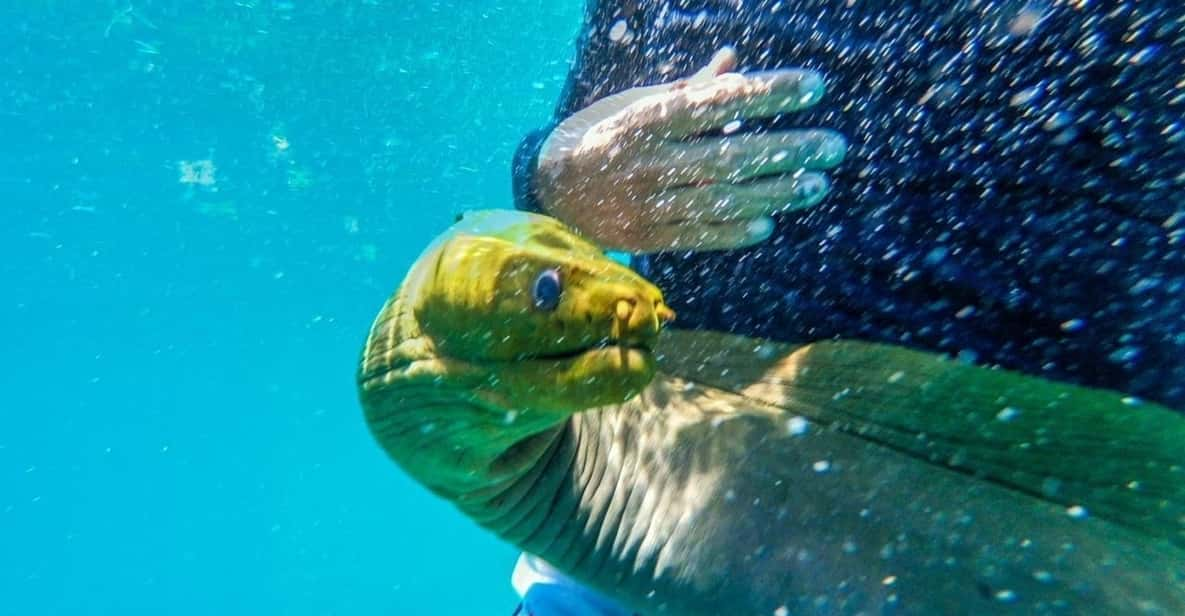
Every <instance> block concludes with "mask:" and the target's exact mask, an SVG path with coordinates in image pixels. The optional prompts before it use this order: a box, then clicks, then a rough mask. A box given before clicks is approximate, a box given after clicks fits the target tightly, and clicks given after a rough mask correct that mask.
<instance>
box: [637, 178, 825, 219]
mask: <svg viewBox="0 0 1185 616" xmlns="http://www.w3.org/2000/svg"><path fill="white" fill-rule="evenodd" d="M830 188H831V184H830V182H828V180H827V177H826V176H824V175H822V174H819V173H812V172H801V173H794V174H789V175H780V176H769V177H764V178H761V179H758V180H754V181H751V182H745V183H743V184H730V183H727V182H718V183H714V184H708V185H704V186H683V187H678V188H671V189H667V190H664V191H662V192H660V193H658V194H656V195H654V196H652V197H650V198H649V199H647V200H646V203H645V204H643V206H642V207H647V208H650V211H651V218H652V219H653V220H655V221H659V222H664V223H670V222H678V221H691V222H697V221H704V222H724V221H738V220H752V219H756V218H761V217H765V216H769V215H771V214H776V213H778V212H786V211H790V210H800V209H804V208H808V207H812V206H814V205H817V204H818V203H819V202H820V201H822V200H823V198H824V197H826V196H827V191H828V190H830Z"/></svg>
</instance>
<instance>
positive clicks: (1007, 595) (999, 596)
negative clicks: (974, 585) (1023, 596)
mask: <svg viewBox="0 0 1185 616" xmlns="http://www.w3.org/2000/svg"><path fill="white" fill-rule="evenodd" d="M996 601H999V602H1001V603H1012V602H1013V601H1016V592H1014V591H1012V590H1009V589H1007V588H1005V589H1004V590H998V591H996Z"/></svg>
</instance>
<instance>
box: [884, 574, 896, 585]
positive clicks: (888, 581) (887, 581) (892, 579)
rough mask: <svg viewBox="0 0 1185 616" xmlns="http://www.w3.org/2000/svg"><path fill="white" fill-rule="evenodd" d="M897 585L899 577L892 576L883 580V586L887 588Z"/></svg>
mask: <svg viewBox="0 0 1185 616" xmlns="http://www.w3.org/2000/svg"><path fill="white" fill-rule="evenodd" d="M896 583H897V576H895V575H890V576H889V577H886V578H885V579H883V580H881V584H883V585H885V586H892V585H893V584H896Z"/></svg>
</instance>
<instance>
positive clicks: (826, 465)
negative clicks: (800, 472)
mask: <svg viewBox="0 0 1185 616" xmlns="http://www.w3.org/2000/svg"><path fill="white" fill-rule="evenodd" d="M811 468H813V469H815V472H816V473H826V472H827V471H829V470H831V462H828V461H827V460H819V461H818V462H815V463H814V464H812V465H811Z"/></svg>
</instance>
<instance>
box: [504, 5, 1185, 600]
mask: <svg viewBox="0 0 1185 616" xmlns="http://www.w3.org/2000/svg"><path fill="white" fill-rule="evenodd" d="M952 6H953V8H952ZM890 7H891V8H890ZM1183 14H1185V8H1183V5H1181V4H1179V3H1177V2H1175V1H1169V0H1155V1H1153V2H1141V3H1138V4H1136V3H1127V4H1125V5H1120V6H1118V7H1111V6H1110V5H1108V7H1107V8H1105V9H1104V8H1102V7H1101V6H1098V5H1080V3H1074V2H1051V3H1033V2H1024V1H1020V0H1017V1H1008V0H1003V1H1001V0H996V1H991V2H975V3H970V2H965V1H960V2H955V3H931V2H921V1H918V0H913V1H901V2H893V3H866V2H857V3H853V2H849V1H847V0H788V1H787V0H754V1H746V2H739V1H730V0H625V1H622V0H591V2H590V4H589V6H588V9H587V19H586V23H585V27H584V31H583V34H582V36H581V38H580V41H579V50H578V56H577V59H576V63H575V66H574V68H573V69H572V72H571V74H570V77H569V82H568V85H567V87H566V89H565V91H564V94H563V96H562V98H561V100H560V101H559V104H558V106H557V112H556V118H555V120H554V122H553V123H552V124H551V125H549V126H548V127H546V128H544V129H542V130H540V131H538V132H537V133H535V134H533V135H531V136H529V137H528V138H527V139H526V140H524V142H523V144H522V145H521V146H520V148H519V151H518V153H517V154H516V160H515V169H514V174H515V197H516V201H517V203H518V206H519V207H520V208H524V209H531V210H536V211H542V212H544V213H548V214H552V215H555V216H557V217H559V218H561V219H562V220H565V221H566V222H572V221H571V220H570V219H571V217H570V216H565V215H564V212H563V211H556V210H557V209H560V208H558V207H554V208H553V207H549V203H548V202H547V199H546V198H545V197H546V194H547V192H548V191H546V190H541V184H546V183H547V182H552V181H554V176H553V175H550V174H548V173H541V172H539V168H540V167H539V156H540V150H541V148H545V147H546V145H545V139H546V138H547V137H548V136H549V133H551V131H552V130H553V129H554V128H555V126H556V124H558V123H560V122H562V121H564V120H565V119H568V118H570V117H572V116H573V114H577V113H578V112H579V111H581V110H583V109H586V108H587V107H588V106H589V105H591V104H593V103H594V102H596V101H598V100H602V99H604V98H605V97H608V96H611V95H614V94H618V93H620V92H622V91H625V90H627V89H630V88H636V87H639V86H646V85H652V84H661V83H669V82H672V81H674V80H676V79H679V78H681V77H685V76H687V75H689V74H691V73H692V72H693V71H695V69H697V68H699V67H701V66H703V65H704V64H705V63H706V62H708V61H709V60H708V59H709V57H711V56H712V53H713V52H714V51H716V50H718V49H720V48H721V47H722V46H725V45H731V46H734V47H735V48H736V50H737V56H738V58H739V67H738V69H737V70H739V71H742V72H749V71H759V70H769V69H781V68H789V67H808V68H812V69H815V70H818V71H819V72H820V73H821V74H822V75H824V76H825V77H826V79H827V82H828V92H827V94H826V96H825V98H824V99H823V100H822V101H821V102H820V103H819V104H818V105H817V106H814V107H813V108H812V109H809V110H805V111H803V112H799V113H794V114H786V115H783V116H781V117H780V118H778V119H777V120H775V121H773V122H772V123H771V122H768V121H763V122H760V123H756V122H746V123H745V124H744V125H743V126H742V128H741V130H742V131H745V130H748V129H752V128H754V127H760V128H772V129H773V130H784V129H786V128H789V127H827V128H830V129H834V130H836V131H838V132H839V133H842V134H843V135H844V136H845V137H846V138H847V139H848V140H849V147H848V149H847V154H846V160H845V161H844V162H843V163H842V164H840V165H839V166H838V167H836V168H835V170H834V172H832V174H831V183H830V185H831V186H830V194H828V196H827V197H826V199H825V200H823V201H822V202H821V203H819V204H818V205H815V206H814V207H810V208H802V209H795V210H793V211H784V212H779V213H776V214H775V216H774V218H775V220H776V223H777V224H776V228H775V229H774V230H773V232H772V235H771V236H770V237H769V238H768V239H767V240H765V241H763V242H760V243H756V244H752V245H749V246H747V247H737V248H736V249H735V250H730V251H724V252H720V251H698V252H696V251H691V252H689V251H666V252H662V251H660V252H657V253H655V254H650V255H648V256H642V257H638V258H636V259H635V264H636V266H637V267H639V269H640V270H641V271H642V273H643V274H644V275H646V276H647V277H649V278H650V279H651V280H653V281H654V282H655V283H656V284H658V285H659V286H660V287H661V288H662V289H663V290H664V292H665V293H666V294H667V298H668V301H669V302H670V304H671V305H672V306H673V307H674V308H675V310H676V311H677V312H678V314H679V322H678V325H679V326H681V327H690V328H705V329H716V330H723V331H729V332H734V333H740V334H745V335H750V336H760V337H769V338H774V339H778V340H787V341H813V340H819V339H826V338H862V339H867V340H874V341H880V342H887V343H891V344H900V345H905V346H910V347H915V348H919V349H925V350H931V351H940V352H946V353H949V354H952V355H956V356H958V357H960V358H961V359H964V360H967V361H974V362H977V363H981V364H986V365H998V366H1001V367H1004V368H1007V369H1011V370H1018V371H1022V372H1026V373H1029V374H1033V375H1038V376H1042V377H1046V378H1051V379H1056V380H1063V381H1069V382H1073V383H1078V384H1084V385H1088V386H1093V387H1103V388H1109V389H1115V390H1120V391H1124V392H1127V393H1130V394H1132V395H1135V396H1139V397H1144V398H1148V399H1151V400H1155V401H1158V402H1161V403H1164V404H1166V405H1169V406H1172V407H1175V408H1178V409H1182V408H1185V300H1183V298H1185V118H1183V117H1182V116H1183V114H1185V86H1183V85H1182V82H1181V81H1180V71H1179V67H1180V66H1181V63H1182V61H1183V58H1185V35H1183V34H1182V28H1183V26H1182V23H1183V22H1185V21H1183V17H1182V16H1183ZM730 128H733V129H735V126H734V127H730ZM716 134H717V135H718V134H719V133H716ZM588 181H589V185H591V186H595V185H596V183H597V181H598V178H596V177H592V178H590V179H589V180H588ZM603 181H604V182H611V181H614V180H612V179H610V178H607V177H606V178H604V179H603ZM558 190H560V191H561V193H562V191H563V190H564V189H563V188H562V187H561V188H560V189H558ZM552 192H555V189H553V191H552ZM569 192H576V191H572V190H570V189H569ZM640 201H641V200H640ZM572 207H575V208H587V209H589V210H590V211H593V212H595V211H596V208H597V207H598V201H597V199H595V198H593V199H590V200H589V202H587V203H580V202H576V203H575V204H574V205H573V206H572ZM639 207H641V205H639ZM569 211H571V210H569ZM577 226H579V225H577ZM624 242H625V240H623V243H624ZM639 252H652V251H649V250H646V251H641V250H640V251H639ZM565 584H567V583H566V582H563V581H561V582H560V586H561V587H562V586H564V585H565ZM529 588H530V585H529V584H528V585H526V586H524V587H523V588H521V589H520V590H521V591H522V592H523V593H524V594H525V595H526V596H527V601H526V603H525V604H524V607H523V608H521V609H522V610H523V611H524V613H532V612H531V610H530V606H531V600H530V598H531V597H530V594H529ZM555 588H556V587H555V586H551V587H549V588H548V590H554V589H555ZM573 592H574V593H576V594H575V595H573V596H577V597H578V598H577V599H574V601H576V603H573V604H572V605H574V606H576V607H574V608H571V609H575V610H577V611H575V612H572V613H605V614H612V613H616V612H614V611H613V609H615V608H612V607H611V606H610V607H606V608H605V609H604V611H602V612H596V611H592V612H589V611H587V608H585V607H580V606H581V605H583V604H580V603H579V601H582V600H583V598H582V597H583V595H580V594H579V593H580V592H581V591H579V590H573ZM544 594H545V595H547V596H549V597H550V596H559V597H561V598H562V597H563V596H564V595H563V593H562V592H561V593H558V594H548V593H544ZM537 599H538V595H537ZM537 604H538V605H539V606H540V607H539V608H538V609H537V610H536V611H535V612H533V613H534V614H535V616H545V615H548V614H557V613H558V614H562V613H566V612H565V611H564V609H565V608H564V607H563V602H562V601H561V602H560V603H558V604H557V603H552V602H547V601H544V602H542V603H537ZM581 610H585V611H581Z"/></svg>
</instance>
